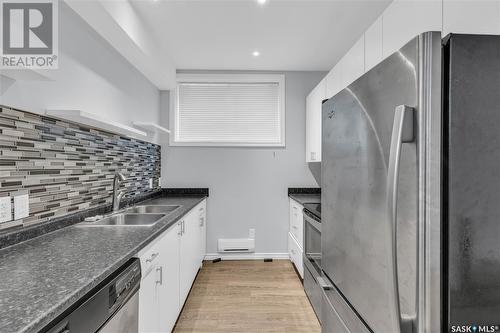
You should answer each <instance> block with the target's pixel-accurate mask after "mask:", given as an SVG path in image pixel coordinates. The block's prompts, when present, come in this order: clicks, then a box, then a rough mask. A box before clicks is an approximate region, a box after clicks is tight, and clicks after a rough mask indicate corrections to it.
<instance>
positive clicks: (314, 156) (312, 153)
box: [311, 151, 316, 161]
mask: <svg viewBox="0 0 500 333" xmlns="http://www.w3.org/2000/svg"><path fill="white" fill-rule="evenodd" d="M311 161H316V152H314V151H312V152H311Z"/></svg>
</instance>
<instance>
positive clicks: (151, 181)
mask: <svg viewBox="0 0 500 333" xmlns="http://www.w3.org/2000/svg"><path fill="white" fill-rule="evenodd" d="M149 188H153V178H149Z"/></svg>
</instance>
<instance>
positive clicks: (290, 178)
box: [161, 72, 325, 253]
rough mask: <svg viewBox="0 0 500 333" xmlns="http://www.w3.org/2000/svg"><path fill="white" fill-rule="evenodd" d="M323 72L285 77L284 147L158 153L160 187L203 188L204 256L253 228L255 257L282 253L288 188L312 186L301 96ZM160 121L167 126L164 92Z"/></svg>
mask: <svg viewBox="0 0 500 333" xmlns="http://www.w3.org/2000/svg"><path fill="white" fill-rule="evenodd" d="M324 75H325V73H323V72H286V73H285V80H286V102H285V103H286V106H285V107H286V148H284V149H256V148H202V147H168V146H167V144H164V145H163V150H162V185H163V186H164V187H165V186H168V187H208V188H210V197H209V199H208V208H207V212H208V216H207V221H208V222H207V228H208V229H207V252H208V253H215V252H216V251H217V239H218V238H240V237H248V229H249V228H255V229H256V249H255V252H256V253H286V252H287V231H288V207H289V206H288V195H287V188H288V187H317V186H318V184H317V183H316V181H315V180H314V177H313V175H312V174H311V171H310V170H309V168H308V165H307V163H306V162H305V160H304V152H305V107H306V105H305V103H306V102H305V101H306V95H307V94H308V93H309V91H311V89H312V88H313V87H314V86H315V85H316V84H317V83H318V82H319V81H320V79H321V78H322V77H323V76H324ZM161 105H162V111H161V118H162V120H161V122H162V124H163V125H164V126H167V125H168V105H169V98H168V92H162V103H161Z"/></svg>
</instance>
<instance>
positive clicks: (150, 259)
mask: <svg viewBox="0 0 500 333" xmlns="http://www.w3.org/2000/svg"><path fill="white" fill-rule="evenodd" d="M159 254H160V253H158V252H156V253H153V254H152V255H151V257H149V258H148V259H146V262H153V260H155V258H156V257H158V255H159Z"/></svg>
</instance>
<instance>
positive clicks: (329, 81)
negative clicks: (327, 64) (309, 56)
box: [325, 59, 342, 98]
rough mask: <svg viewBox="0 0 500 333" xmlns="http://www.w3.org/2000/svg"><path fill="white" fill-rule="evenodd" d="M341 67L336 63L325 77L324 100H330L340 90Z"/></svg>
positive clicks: (340, 64)
mask: <svg viewBox="0 0 500 333" xmlns="http://www.w3.org/2000/svg"><path fill="white" fill-rule="evenodd" d="M341 61H342V59H341ZM341 66H342V63H337V64H336V65H335V67H333V68H332V70H331V71H330V72H329V73H328V74H327V75H326V96H325V97H326V98H332V97H333V96H335V95H336V94H337V93H338V92H339V91H340V90H342V89H341V88H340V87H341V84H342V72H341V70H340V67H341Z"/></svg>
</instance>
